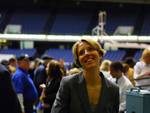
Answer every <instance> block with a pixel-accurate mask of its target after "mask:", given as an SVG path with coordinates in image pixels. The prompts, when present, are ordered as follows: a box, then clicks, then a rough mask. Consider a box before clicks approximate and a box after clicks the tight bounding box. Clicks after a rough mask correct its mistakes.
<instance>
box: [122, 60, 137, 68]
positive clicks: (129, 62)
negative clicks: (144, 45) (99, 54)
mask: <svg viewBox="0 0 150 113" xmlns="http://www.w3.org/2000/svg"><path fill="white" fill-rule="evenodd" d="M124 63H126V64H128V65H129V67H130V68H133V67H134V65H135V63H136V61H135V60H134V59H133V57H127V58H126V59H125V61H124Z"/></svg>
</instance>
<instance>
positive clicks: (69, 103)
mask: <svg viewBox="0 0 150 113" xmlns="http://www.w3.org/2000/svg"><path fill="white" fill-rule="evenodd" d="M100 76H101V78H102V90H101V97H100V100H99V103H98V105H97V107H96V110H95V112H92V110H91V107H90V104H89V100H88V93H87V89H86V82H85V79H84V77H83V75H82V72H81V73H79V74H77V75H71V76H67V77H64V78H63V79H62V81H61V84H60V88H59V90H58V92H57V96H56V99H55V102H54V104H53V107H52V110H51V113H118V111H119V88H118V87H117V86H116V85H115V84H113V83H112V82H110V81H109V80H107V79H106V78H105V77H104V76H103V74H102V73H100Z"/></svg>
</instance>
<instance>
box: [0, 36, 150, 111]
mask: <svg viewBox="0 0 150 113" xmlns="http://www.w3.org/2000/svg"><path fill="white" fill-rule="evenodd" d="M72 52H73V55H74V65H73V67H72V68H71V69H70V70H66V69H65V65H64V61H63V60H62V59H60V60H56V59H54V58H52V57H50V56H48V55H44V56H42V57H41V58H36V59H35V60H34V61H31V60H30V58H29V56H28V55H26V54H23V55H20V56H19V57H18V58H10V59H9V61H6V60H5V62H4V60H3V62H1V64H0V99H1V100H2V102H1V104H0V108H1V110H4V111H5V113H125V111H126V91H127V90H130V89H131V88H133V87H135V86H136V87H140V88H142V89H144V90H150V82H149V81H150V48H145V49H144V50H143V53H142V56H141V59H139V62H135V61H134V59H132V58H127V59H126V60H125V61H115V62H114V61H110V60H108V59H106V60H102V59H103V56H104V54H105V51H104V49H103V48H102V47H101V45H100V44H99V43H98V42H97V41H95V40H93V39H89V38H84V39H81V40H79V41H77V42H76V43H75V44H74V45H73V47H72ZM62 57H63V56H62Z"/></svg>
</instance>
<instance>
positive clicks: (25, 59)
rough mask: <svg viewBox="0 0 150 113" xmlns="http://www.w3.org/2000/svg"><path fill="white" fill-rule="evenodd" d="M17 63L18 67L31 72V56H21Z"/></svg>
mask: <svg viewBox="0 0 150 113" xmlns="http://www.w3.org/2000/svg"><path fill="white" fill-rule="evenodd" d="M17 63H18V66H19V67H20V68H22V69H24V70H26V71H28V70H29V68H30V59H29V56H28V55H27V54H24V55H20V56H19V57H18V58H17Z"/></svg>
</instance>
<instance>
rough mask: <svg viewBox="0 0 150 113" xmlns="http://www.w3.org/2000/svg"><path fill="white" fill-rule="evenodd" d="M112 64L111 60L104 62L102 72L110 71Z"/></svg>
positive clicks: (101, 67)
mask: <svg viewBox="0 0 150 113" xmlns="http://www.w3.org/2000/svg"><path fill="white" fill-rule="evenodd" d="M110 64H111V61H110V60H103V61H102V64H101V66H100V70H101V71H109V69H110Z"/></svg>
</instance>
